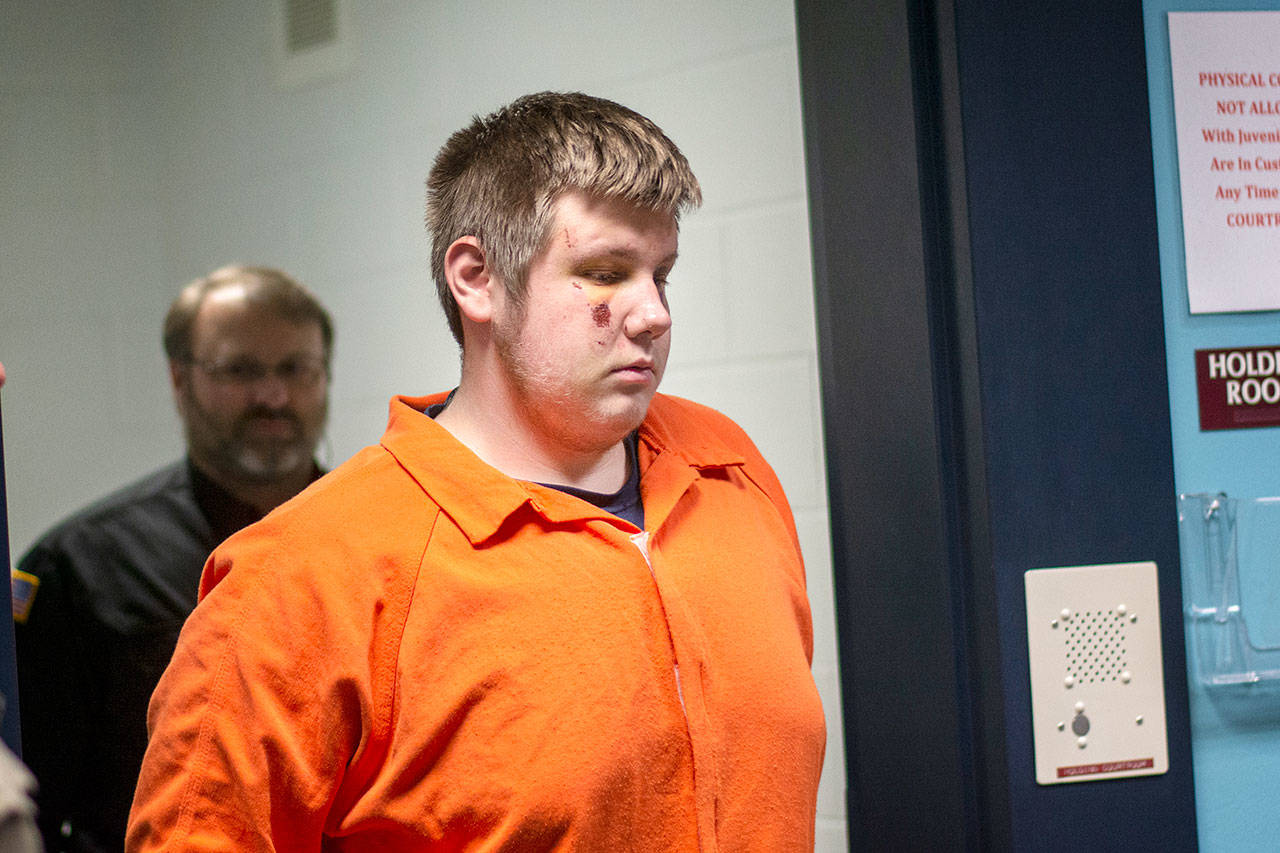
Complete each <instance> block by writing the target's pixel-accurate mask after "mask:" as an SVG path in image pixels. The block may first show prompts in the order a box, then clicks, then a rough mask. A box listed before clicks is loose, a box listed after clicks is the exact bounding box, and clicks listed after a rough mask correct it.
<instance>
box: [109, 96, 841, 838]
mask: <svg viewBox="0 0 1280 853" xmlns="http://www.w3.org/2000/svg"><path fill="white" fill-rule="evenodd" d="M699 202H700V190H699V187H698V184H697V181H696V179H695V178H694V176H693V173H692V172H691V170H690V169H689V166H688V163H687V162H686V160H685V158H684V156H683V155H682V154H681V153H680V151H679V150H678V149H677V148H676V147H675V145H674V144H673V143H671V141H670V140H669V139H667V137H666V136H665V135H664V134H663V133H662V131H661V130H660V129H658V128H657V127H656V126H655V125H654V124H653V123H652V122H650V121H649V120H648V119H646V118H644V117H643V116H640V115H638V114H637V113H635V112H633V111H631V110H628V109H626V108H624V107H622V106H620V105H618V104H615V103H612V102H609V101H604V100H601V99H598V98H592V97H588V96H584V95H563V94H553V93H543V94H540V95H532V96H528V97H525V98H522V99H520V100H518V101H516V102H514V103H513V104H511V105H510V106H508V107H506V108H504V109H501V110H499V111H497V112H495V113H494V114H492V115H490V116H488V117H486V118H483V119H476V120H475V121H474V123H472V124H471V125H470V126H469V127H467V128H465V129H463V130H461V131H459V132H458V133H456V134H454V136H453V137H452V138H451V139H450V140H449V141H448V143H446V145H445V146H444V148H443V149H442V150H441V152H440V154H439V155H438V156H437V158H436V161H435V164H434V166H433V168H432V171H431V175H430V177H429V179H428V202H427V203H428V222H429V225H430V228H431V231H432V237H433V271H434V275H435V279H436V283H437V287H438V290H439V294H440V298H441V302H442V304H443V306H444V309H445V311H446V314H447V315H448V317H449V322H450V325H451V328H452V330H453V332H454V335H455V336H456V337H457V339H458V341H459V343H460V344H461V347H462V374H461V381H460V383H459V385H458V387H457V388H456V389H455V390H454V391H453V392H452V393H451V394H448V395H445V394H437V395H433V396H431V397H426V398H419V399H409V398H396V399H394V400H392V402H391V414H390V423H389V425H388V428H387V431H386V434H385V435H384V437H383V439H382V442H381V444H380V445H379V446H377V447H372V448H366V449H365V450H364V451H362V452H361V453H359V454H357V455H356V456H355V457H354V458H353V459H352V460H350V461H349V462H347V463H346V464H344V465H342V466H340V467H339V468H338V469H337V470H335V471H334V472H333V473H331V474H330V475H328V476H326V477H324V478H323V479H321V480H320V481H319V482H318V483H316V484H314V485H313V486H312V487H311V488H310V489H308V490H307V491H306V492H304V493H303V494H302V495H301V496H300V497H299V498H297V499H295V500H293V501H291V502H290V503H288V504H286V505H285V506H284V507H282V508H281V509H279V510H277V511H276V512H274V513H273V514H272V515H270V516H268V518H266V519H265V520H264V521H263V522H261V523H259V524H258V525H255V526H254V527H251V528H250V529H249V530H247V531H245V532H243V533H241V534H239V535H238V536H236V537H233V538H232V539H231V540H230V541H229V542H228V543H226V544H225V545H224V546H223V547H221V548H219V549H218V551H216V552H215V553H214V555H213V557H211V558H210V561H209V563H208V565H207V566H206V568H205V574H204V578H203V581H202V586H201V594H202V601H201V604H200V605H199V606H198V607H197V609H196V612H195V613H194V615H193V616H192V618H191V619H190V620H189V621H188V623H187V626H186V628H185V629H184V632H183V635H182V639H181V641H180V642H179V647H178V650H177V652H176V654H175V656H174V659H173V662H172V663H171V664H170V666H169V669H168V671H167V672H166V674H165V676H164V678H163V679H162V681H161V684H160V686H159V688H158V689H157V692H156V695H155V697H154V699H153V701H152V706H151V712H150V718H149V723H150V728H151V743H150V746H149V748H148V752H147V757H146V760H145V762H144V765H143V770H142V776H141V779H140V781H139V784H138V790H137V794H136V797H135V799H134V806H133V812H132V815H131V818H130V832H129V842H128V848H129V849H130V850H134V851H142V850H158V849H183V850H236V851H246V850H277V851H282V850H330V849H331V850H345V851H375V850H376V851H388V850H425V851H431V850H463V849H492V850H497V849H502V850H522V851H524V850H530V851H533V850H581V851H605V850H608V851H614V850H646V851H649V850H651V851H684V850H691V851H692V850H697V851H714V850H743V851H762V853H764V851H768V853H777V851H788V850H795V851H802V850H804V851H810V850H812V849H813V825H814V808H815V796H816V791H817V786H818V776H819V773H820V770H821V766H822V756H823V749H824V738H825V733H824V725H823V717H822V709H821V707H820V704H819V700H818V694H817V690H816V688H815V686H814V683H813V680H812V677H811V676H810V673H809V662H810V657H811V654H812V630H811V623H810V616H809V607H808V603H807V601H806V597H805V579H804V569H803V564H802V562H801V557H800V551H799V546H798V542H797V538H796V532H795V527H794V524H793V522H792V518H791V513H790V510H789V508H788V506H787V503H786V499H785V497H784V496H783V494H782V489H781V488H780V486H779V484H778V480H777V478H776V477H775V476H774V473H773V471H772V470H771V469H770V468H769V466H768V465H767V464H766V463H765V461H764V459H763V458H761V456H760V454H759V452H758V451H757V450H756V448H755V447H754V445H753V444H752V443H751V442H750V440H749V439H748V438H747V437H746V435H745V434H744V433H743V432H742V431H741V430H740V429H739V428H738V427H737V426H736V425H735V424H733V423H732V422H731V421H730V420H728V419H727V418H725V417H724V416H723V415H720V414H718V413H716V412H714V411H712V410H710V409H707V408H705V407H703V406H699V405H697V404H694V403H691V402H688V401H685V400H680V399H677V398H674V397H668V396H665V395H656V394H655V392H656V390H657V386H658V382H659V380H660V379H661V378H662V373H663V369H664V367H665V365H666V361H667V354H668V350H669V346H670V340H671V335H670V329H671V322H672V321H671V316H670V314H669V312H668V309H667V302H666V296H665V287H666V283H667V277H668V275H669V274H670V273H671V270H672V267H673V266H674V264H675V262H676V254H677V242H678V241H677V221H678V216H679V215H680V213H681V212H682V211H684V210H685V209H687V208H690V207H693V206H695V205H696V204H698V203H699Z"/></svg>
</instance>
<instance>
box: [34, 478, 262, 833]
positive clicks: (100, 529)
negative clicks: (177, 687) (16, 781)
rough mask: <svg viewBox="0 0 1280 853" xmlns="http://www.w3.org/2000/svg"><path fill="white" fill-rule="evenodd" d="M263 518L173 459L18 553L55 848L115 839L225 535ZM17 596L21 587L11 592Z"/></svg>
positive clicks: (40, 774)
mask: <svg viewBox="0 0 1280 853" xmlns="http://www.w3.org/2000/svg"><path fill="white" fill-rule="evenodd" d="M259 518H261V513H259V512H258V511H257V510H256V509H255V508H254V507H252V506H249V505H248V504H245V503H242V502H241V501H239V500H237V499H236V498H235V497H233V496H232V495H231V494H230V493H228V492H227V491H225V490H224V489H222V488H221V487H219V486H218V485H216V484H215V483H214V482H213V481H211V480H210V479H209V478H207V477H205V476H204V475H203V474H201V473H200V472H199V471H198V470H197V469H196V468H195V466H193V465H192V464H191V463H190V462H189V461H185V462H177V463H175V464H173V465H170V466H168V467H166V468H163V469H161V470H159V471H157V472H156V473H154V474H151V475H150V476H148V477H146V478H144V479H142V480H140V481H138V482H137V483H134V484H133V485H131V486H127V487H126V488H124V489H121V490H120V491H118V492H115V493H114V494H111V495H109V496H107V497H106V498H103V499H102V500H100V501H98V502H96V503H94V504H93V505H92V506H89V507H88V508H86V509H84V510H82V511H80V512H78V513H76V514H75V515H74V516H72V517H71V518H69V519H67V520H66V521H64V522H62V523H61V524H59V525H58V526H57V527H55V528H54V529H53V530H51V531H49V532H48V533H47V534H45V536H44V537H43V538H41V539H40V540H39V541H38V542H37V543H36V544H35V545H34V546H33V547H32V548H31V550H30V551H28V552H27V554H26V555H25V556H24V557H23V558H22V560H21V561H20V562H19V563H18V566H17V571H16V572H15V585H17V584H19V583H21V584H23V585H24V586H26V587H27V588H28V590H29V591H28V592H27V593H26V594H25V595H24V596H23V607H24V608H25V611H21V612H20V611H19V610H18V607H17V604H15V623H16V624H15V629H16V634H17V638H16V639H17V653H18V697H19V707H20V710H21V714H22V741H23V759H24V760H25V761H26V762H27V764H28V766H29V767H30V768H31V770H32V772H33V773H34V774H35V776H36V779H37V781H38V783H39V786H40V789H39V793H38V794H37V804H38V806H39V809H40V814H39V820H40V827H41V831H42V833H43V834H44V837H45V844H46V846H47V848H48V851H49V853H55V851H59V850H66V851H96V850H112V851H119V850H121V849H122V848H123V846H124V832H125V824H126V822H127V820H128V816H129V807H130V804H131V802H132V799H133V790H134V787H135V785H136V784H137V779H138V770H139V768H140V767H141V765H142V754H143V752H144V751H145V750H146V745H147V727H146V716H147V703H148V701H149V700H150V698H151V692H152V690H154V689H155V686H156V682H157V681H159V680H160V675H161V673H162V672H163V671H164V668H165V667H166V666H167V665H168V663H169V658H170V657H172V655H173V650H174V648H175V647H176V645H177V642H178V632H179V631H180V630H181V628H182V623H183V621H184V620H185V619H186V617H187V615H188V614H189V613H190V612H191V610H192V609H193V608H194V607H195V604H196V592H197V590H198V587H199V582H200V572H201V570H202V568H203V567H204V563H205V560H206V559H207V558H208V556H209V553H210V552H211V551H212V550H213V549H214V547H215V546H217V545H218V543H220V542H221V541H222V540H223V539H225V538H227V537H228V536H230V535H231V534H232V533H234V532H235V531H237V530H239V529H240V528H241V527H244V526H246V525H248V524H250V523H252V522H254V521H257V520H258V519H259ZM15 601H16V599H15Z"/></svg>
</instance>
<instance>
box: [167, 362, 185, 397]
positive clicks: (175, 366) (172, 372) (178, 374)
mask: <svg viewBox="0 0 1280 853" xmlns="http://www.w3.org/2000/svg"><path fill="white" fill-rule="evenodd" d="M185 369H186V365H184V364H182V363H181V362H179V361H177V360H174V359H170V361H169V387H170V388H171V389H172V390H173V391H174V393H177V391H178V389H179V388H181V387H182V381H183V372H184V370H185Z"/></svg>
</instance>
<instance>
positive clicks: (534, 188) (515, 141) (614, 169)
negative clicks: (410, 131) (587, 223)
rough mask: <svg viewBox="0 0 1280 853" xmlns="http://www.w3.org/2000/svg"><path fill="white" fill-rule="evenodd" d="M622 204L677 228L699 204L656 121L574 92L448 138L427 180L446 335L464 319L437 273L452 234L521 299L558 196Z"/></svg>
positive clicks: (507, 111)
mask: <svg viewBox="0 0 1280 853" xmlns="http://www.w3.org/2000/svg"><path fill="white" fill-rule="evenodd" d="M570 189H573V190H580V191H582V192H585V193H589V194H591V195H597V196H601V197H604V198H609V199H619V200H622V201H627V202H630V203H632V204H634V205H637V206H639V207H643V208H646V209H648V210H653V211H655V212H659V213H667V214H670V215H671V216H672V217H674V218H675V219H676V220H677V221H679V218H680V214H681V213H682V212H684V211H685V210H686V209H689V208H693V207H697V206H698V205H699V204H701V203H702V190H701V189H700V188H699V186H698V179H697V178H696V177H694V174H693V170H692V169H690V168H689V162H688V160H686V159H685V157H684V155H683V154H681V153H680V149H679V148H677V147H676V145H675V143H674V142H672V141H671V140H670V139H668V138H667V136H666V134H664V133H663V132H662V130H661V128H659V127H658V126H657V125H656V124H654V123H653V122H652V121H650V120H649V119H647V118H645V117H644V116H642V115H640V114H639V113H637V112H635V111H634V110H630V109H628V108H627V107H624V106H622V105H621V104H616V103H614V102H613V101H608V100H605V99H603V98H596V97H592V96H590V95H584V94H581V93H559V92H541V93H538V94H535V95H526V96H524V97H522V98H520V99H518V100H516V101H513V102H512V103H511V104H509V105H508V106H506V107H503V108H502V109H499V110H497V111H496V112H494V113H491V114H490V115H488V116H485V117H484V118H480V117H476V118H475V119H474V120H473V121H472V123H471V124H470V125H469V126H467V127H465V128H463V129H462V130H459V131H458V132H457V133H455V134H453V136H451V137H449V140H448V142H446V143H445V144H444V147H443V148H441V149H440V153H439V154H437V155H436V159H435V162H434V163H433V164H432V167H431V173H430V175H428V177H427V227H428V229H429V230H430V232H431V242H432V247H431V271H432V276H433V277H434V279H435V283H436V293H437V295H438V296H439V298H440V304H441V306H442V307H443V308H444V313H445V316H446V317H447V318H448V320H449V329H450V331H452V332H453V336H454V338H455V339H457V341H458V343H459V344H461V343H462V320H461V316H460V314H459V312H458V306H457V304H456V303H455V302H454V300H453V295H452V294H451V293H450V292H449V283H448V281H447V280H446V279H445V274H444V255H445V252H446V251H447V250H448V248H449V246H450V245H452V243H453V242H454V241H455V240H457V239H458V238H459V237H465V236H472V237H475V238H476V239H477V240H478V241H479V242H480V246H481V248H483V249H484V252H485V257H486V259H487V260H488V262H489V264H490V265H491V267H492V269H493V271H494V273H495V274H496V275H497V276H498V277H499V278H500V279H501V280H502V282H503V284H504V286H505V287H506V290H507V294H508V295H509V297H510V298H511V300H512V301H513V302H514V303H515V304H517V305H519V304H522V300H523V297H524V278H525V273H526V272H527V271H528V268H529V264H530V263H531V262H532V261H533V259H534V258H535V257H536V256H537V254H538V252H539V251H541V250H542V248H543V246H545V244H546V240H547V237H548V232H549V230H550V228H551V226H552V221H551V217H552V209H553V205H554V203H555V201H556V198H557V197H558V196H559V195H560V194H561V193H562V192H564V191H565V190H570Z"/></svg>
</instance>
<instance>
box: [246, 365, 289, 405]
mask: <svg viewBox="0 0 1280 853" xmlns="http://www.w3.org/2000/svg"><path fill="white" fill-rule="evenodd" d="M252 392H253V402H254V403H256V404H258V405H260V406H269V407H270V408H273V409H278V408H280V407H281V406H283V405H284V404H285V403H287V402H289V383H288V382H286V381H285V380H284V378H283V377H281V376H280V374H279V373H278V372H277V371H274V370H268V371H267V372H266V373H265V374H264V375H263V376H262V377H261V378H259V379H256V380H255V381H254V383H253V385H252Z"/></svg>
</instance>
